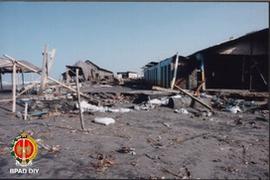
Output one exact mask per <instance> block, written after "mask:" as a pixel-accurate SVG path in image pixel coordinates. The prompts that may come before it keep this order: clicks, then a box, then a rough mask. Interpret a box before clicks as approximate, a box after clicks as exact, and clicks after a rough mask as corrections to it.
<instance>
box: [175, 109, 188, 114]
mask: <svg viewBox="0 0 270 180" xmlns="http://www.w3.org/2000/svg"><path fill="white" fill-rule="evenodd" d="M174 112H176V113H181V114H188V111H187V110H186V109H185V108H180V109H175V110H174Z"/></svg>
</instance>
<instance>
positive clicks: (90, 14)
mask: <svg viewBox="0 0 270 180" xmlns="http://www.w3.org/2000/svg"><path fill="white" fill-rule="evenodd" d="M0 22H1V28H0V39H1V43H0V55H3V54H8V55H10V56H13V57H15V58H17V59H25V60H28V61H31V62H32V63H33V64H35V65H38V66H40V67H41V65H42V55H41V52H42V49H43V47H44V44H45V43H47V44H48V46H49V48H56V50H57V52H56V62H55V64H54V66H53V69H52V75H53V76H54V77H56V78H59V77H60V73H61V72H63V71H64V70H65V65H72V64H74V63H75V62H76V61H78V60H86V59H89V60H92V61H93V62H94V63H96V64H98V65H99V66H101V67H103V68H107V69H109V70H112V71H113V72H117V71H126V70H132V71H140V68H141V67H142V66H143V65H145V64H146V63H147V62H149V61H151V60H154V61H159V60H162V59H164V58H167V57H170V56H172V55H173V54H175V53H176V52H179V54H181V55H189V54H192V53H193V52H195V51H197V50H200V49H203V48H206V47H208V46H212V45H214V44H217V43H220V42H222V41H226V40H228V39H229V38H230V37H231V36H233V37H238V36H241V35H244V34H246V33H249V32H251V31H256V30H260V29H263V28H266V27H268V26H269V25H268V4H267V3H181V2H179V3H70V2H68V3H64V2H63V3H51V2H46V3H45V2H44V3H42V2H38V3H28V2H10V3H8V2H0Z"/></svg>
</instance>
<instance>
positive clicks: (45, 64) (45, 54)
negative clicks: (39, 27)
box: [39, 44, 48, 94]
mask: <svg viewBox="0 0 270 180" xmlns="http://www.w3.org/2000/svg"><path fill="white" fill-rule="evenodd" d="M47 72H48V50H47V45H46V44H45V47H44V51H43V65H42V75H41V81H40V89H39V94H42V93H43V90H44V88H45V86H46V83H47Z"/></svg>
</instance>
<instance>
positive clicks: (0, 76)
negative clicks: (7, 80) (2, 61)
mask: <svg viewBox="0 0 270 180" xmlns="http://www.w3.org/2000/svg"><path fill="white" fill-rule="evenodd" d="M0 85H1V90H2V89H3V81H2V73H1V71H0Z"/></svg>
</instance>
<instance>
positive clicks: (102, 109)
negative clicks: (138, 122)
mask: <svg viewBox="0 0 270 180" xmlns="http://www.w3.org/2000/svg"><path fill="white" fill-rule="evenodd" d="M76 107H77V108H78V104H76ZM81 107H82V110H83V112H115V113H118V112H119V113H127V112H131V111H132V110H131V109H129V108H109V107H103V106H96V105H92V104H89V103H87V102H86V101H81Z"/></svg>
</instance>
